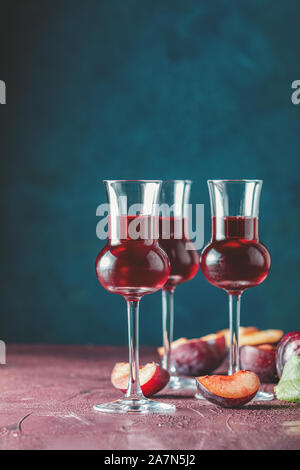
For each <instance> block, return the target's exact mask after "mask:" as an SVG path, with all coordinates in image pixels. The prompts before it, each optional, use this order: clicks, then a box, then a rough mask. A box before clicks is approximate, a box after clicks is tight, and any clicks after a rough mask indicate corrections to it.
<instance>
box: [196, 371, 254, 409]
mask: <svg viewBox="0 0 300 470" xmlns="http://www.w3.org/2000/svg"><path fill="white" fill-rule="evenodd" d="M196 385H197V389H198V391H199V393H200V394H201V395H202V396H203V397H204V398H205V399H206V400H208V401H209V402H211V403H214V404H215V405H218V406H221V407H223V408H240V407H241V406H243V405H245V404H246V403H249V401H251V400H252V399H253V398H254V397H255V395H256V394H257V392H258V390H259V387H260V380H259V378H258V377H257V375H256V374H255V373H254V372H250V371H247V370H240V371H238V372H235V374H233V375H211V376H208V375H205V376H203V377H196Z"/></svg>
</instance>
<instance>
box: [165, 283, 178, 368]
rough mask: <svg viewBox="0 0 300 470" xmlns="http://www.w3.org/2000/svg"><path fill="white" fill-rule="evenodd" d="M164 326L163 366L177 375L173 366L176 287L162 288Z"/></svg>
mask: <svg viewBox="0 0 300 470" xmlns="http://www.w3.org/2000/svg"><path fill="white" fill-rule="evenodd" d="M162 324H163V325H162V326H163V346H164V355H163V360H162V366H163V368H164V369H166V370H167V371H168V372H169V374H170V375H175V374H176V370H175V367H174V366H172V357H171V353H172V351H171V343H172V341H173V332H174V289H163V290H162Z"/></svg>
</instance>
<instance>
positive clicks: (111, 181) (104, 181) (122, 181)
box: [102, 180, 163, 183]
mask: <svg viewBox="0 0 300 470" xmlns="http://www.w3.org/2000/svg"><path fill="white" fill-rule="evenodd" d="M102 182H103V183H162V182H163V181H162V180H102Z"/></svg>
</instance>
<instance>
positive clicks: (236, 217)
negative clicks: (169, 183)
mask: <svg viewBox="0 0 300 470" xmlns="http://www.w3.org/2000/svg"><path fill="white" fill-rule="evenodd" d="M208 187H209V194H210V204H211V213H212V238H211V241H210V243H209V244H208V245H206V247H205V248H204V250H203V251H202V254H201V259H200V266H201V270H202V273H203V275H204V276H205V278H206V279H207V280H208V281H209V282H210V283H211V284H213V285H214V286H216V287H219V288H221V289H224V290H225V291H226V292H227V293H228V295H229V321H230V346H229V370H228V375H232V374H233V373H235V372H237V371H238V370H239V369H240V365H239V327H240V303H241V295H242V293H243V292H244V290H245V289H249V288H250V287H254V286H257V285H258V284H260V283H261V282H263V281H264V280H265V278H266V277H267V275H268V273H269V269H270V265H271V258H270V255H269V252H268V250H267V248H266V247H265V246H264V245H263V244H262V243H261V242H260V240H259V237H258V213H259V201H260V193H261V188H262V180H214V181H213V180H210V181H208ZM197 397H198V398H202V396H201V395H200V396H199V395H197ZM272 399H273V394H271V393H264V392H260V391H259V392H258V394H257V395H256V397H255V400H256V401H262V400H272Z"/></svg>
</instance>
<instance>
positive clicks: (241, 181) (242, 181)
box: [207, 179, 263, 183]
mask: <svg viewBox="0 0 300 470" xmlns="http://www.w3.org/2000/svg"><path fill="white" fill-rule="evenodd" d="M207 183H263V180H259V179H253V180H248V179H239V180H238V179H224V180H207Z"/></svg>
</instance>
